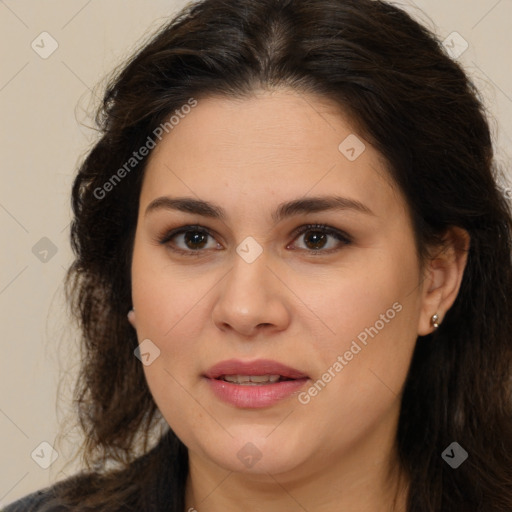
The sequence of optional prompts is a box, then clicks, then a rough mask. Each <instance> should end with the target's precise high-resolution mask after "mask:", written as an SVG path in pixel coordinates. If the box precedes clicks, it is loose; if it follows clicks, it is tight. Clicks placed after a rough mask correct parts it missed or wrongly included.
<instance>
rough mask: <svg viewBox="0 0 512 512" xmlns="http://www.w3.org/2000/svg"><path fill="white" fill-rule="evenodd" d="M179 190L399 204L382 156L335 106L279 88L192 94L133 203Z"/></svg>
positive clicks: (255, 198)
mask: <svg viewBox="0 0 512 512" xmlns="http://www.w3.org/2000/svg"><path fill="white" fill-rule="evenodd" d="M185 193H186V194H187V195H189V196H191V195H192V196H194V195H195V196H199V197H201V198H205V199H206V198H214V197H225V198H226V199H227V197H228V196H229V201H230V202H236V201H237V200H238V201H239V202H240V201H244V202H246V203H247V202H248V201H250V202H253V203H258V202H261V201H263V202H265V203H268V201H269V200H271V198H272V197H276V200H277V199H278V198H279V199H291V198H297V197H301V196H306V195H315V196H318V195H323V194H327V193H329V194H332V193H336V194H338V195H343V196H346V197H350V198H352V199H355V200H358V201H361V202H365V203H367V204H368V206H369V207H370V208H372V210H373V209H374V208H376V209H377V210H379V209H380V210H382V211H386V210H388V211H389V209H390V208H397V207H398V208H402V209H403V208H404V202H403V200H402V198H401V196H400V194H399V193H398V191H397V190H396V187H395V186H393V183H392V181H391V179H390V176H389V173H388V171H387V170H386V163H385V161H384V159H383V158H382V156H381V155H380V154H379V153H378V152H377V151H376V150H375V149H374V148H373V147H372V146H371V145H370V144H369V143H368V141H366V140H365V139H364V138H363V136H362V135H361V134H360V133H358V132H357V128H356V127H355V126H354V123H351V121H350V119H349V118H348V116H347V115H346V114H344V112H343V111H342V109H341V108H340V107H339V106H337V105H336V104H335V103H333V102H331V101H329V100H328V99H326V98H323V97H318V96H313V95H306V94H304V93H298V92H295V91H291V90H286V89H285V90H277V91H272V92H268V91H258V92H256V93H255V94H254V95H252V96H251V97H247V98H243V99H240V98H227V97H207V98H203V99H198V100H197V105H196V106H195V107H194V108H192V109H191V110H190V112H189V113H187V114H186V115H183V116H182V118H181V119H180V120H179V123H177V124H176V125H174V127H173V128H172V129H171V130H170V131H169V133H167V134H165V135H164V137H163V138H162V140H161V142H159V143H158V144H157V146H156V148H155V149H154V150H153V153H152V155H151V157H150V159H149V162H148V165H147V169H146V176H145V178H144V184H143V190H142V197H141V199H142V201H141V202H142V203H143V202H146V204H147V203H148V202H149V201H151V200H152V199H154V198H155V197H156V196H158V195H162V194H168V195H177V194H180V195H183V194H185Z"/></svg>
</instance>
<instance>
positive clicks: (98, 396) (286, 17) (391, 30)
mask: <svg viewBox="0 0 512 512" xmlns="http://www.w3.org/2000/svg"><path fill="white" fill-rule="evenodd" d="M279 86H286V87H291V88H293V89H294V90H296V91H298V92H304V93H306V94H307V93H315V94H320V95H323V96H324V97H326V98H329V99H331V100H333V101H335V102H337V103H338V104H339V105H340V106H341V107H342V108H343V109H344V111H345V112H348V113H349V114H350V115H351V117H352V118H353V119H355V120H356V121H357V122H358V124H359V125H360V129H361V133H362V134H363V136H364V137H365V138H366V139H367V140H368V141H370V142H371V143H372V144H374V145H375V147H376V148H377V149H378V150H379V151H380V153H381V154H382V155H383V156H384V157H385V159H386V160H387V162H388V164H389V167H390V173H391V175H392V178H393V179H394V181H395V182H396V183H397V185H398V186H399V187H400V189H401V191H402V192H403V194H404V196H405V198H406V200H407V201H408V203H409V207H410V211H411V212H412V217H413V221H414V226H415V234H416V238H417V245H418V248H419V250H420V254H421V255H425V254H426V251H427V248H428V247H429V245H430V246H431V245H432V244H433V243H435V242H436V240H438V239H439V237H440V236H441V235H442V233H443V232H444V231H445V230H446V229H447V228H448V227H449V226H458V227H461V228H463V229H465V230H467V231H468V232H469V234H470V236H471V247H470V250H469V256H468V262H467V267H466V270H465V273H464V277H463V281H462V285H461V289H460V292H459V295H458V297H457V299H456V301H455V304H454V305H453V307H452V308H451V309H450V310H449V311H448V313H447V315H446V317H445V318H444V319H443V323H442V324H441V326H440V327H439V329H438V330H437V331H436V332H435V333H434V334H432V335H428V336H425V337H420V338H418V340H417V343H416V348H415V352H414V355H413V359H412V362H411V366H410V371H409V374H408V378H407V381H406V385H405V389H404V393H403V397H402V406H401V413H400V419H399V426H398V432H397V438H396V444H397V449H398V453H399V457H400V464H401V466H402V468H403V469H404V471H405V472H406V474H407V475H408V477H409V480H410V488H409V493H408V502H407V510H408V512H420V511H421V512H460V511H471V512H476V511H485V512H498V511H500V512H505V511H507V512H510V510H512V392H511V368H512V263H511V252H512V244H511V236H512V235H511V233H512V217H511V211H510V206H509V205H508V204H507V201H506V200H505V198H504V196H503V194H502V193H501V192H500V189H499V187H498V185H497V171H496V169H495V167H494V163H493V162H494V160H493V148H492V143H491V137H490V133H489V126H488V122H487V120H486V118H485V114H484V108H483V107H482V103H481V100H480V99H479V96H478V93H477V91H476V90H475V88H474V86H473V84H472V83H471V81H470V80H469V79H468V77H467V76H466V74H465V73H464V71H463V70H462V69H461V67H460V65H459V64H458V63H456V62H455V61H453V60H452V59H451V58H450V57H449V56H448V55H447V54H446V53H445V52H444V50H443V47H442V45H441V44H440V43H439V41H438V40H437V39H436V37H435V36H434V35H433V34H432V33H431V32H430V31H429V30H427V29H426V28H424V27H422V26H421V25H420V24H418V23H417V22H415V21H414V20H412V19H411V17H410V16H409V15H407V14H406V13H405V12H403V11H402V10H400V9H398V8H396V7H394V6H391V5H389V4H387V3H385V2H383V1H379V0H258V1H255V0H204V1H200V2H193V3H191V4H189V5H188V6H187V7H185V8H184V9H183V10H182V11H181V12H180V13H179V15H177V16H176V17H175V18H173V19H172V20H171V21H170V22H169V23H168V24H167V25H166V26H164V27H163V28H162V29H160V30H159V32H158V33H157V34H156V35H155V36H154V37H153V38H152V39H151V40H150V42H149V43H147V44H146V45H145V46H144V47H143V48H142V49H141V50H140V51H139V52H138V53H137V54H136V55H134V56H133V58H131V60H130V61H129V62H128V63H127V64H126V66H124V68H123V69H122V70H121V71H120V72H119V73H117V75H116V76H115V77H114V78H113V79H112V81H111V82H110V84H109V86H108V88H107V91H106V93H105V96H104V101H103V104H102V107H101V110H100V111H99V113H98V117H97V121H98V125H99V127H100V129H101V133H102V135H101V139H100V140H99V141H98V142H97V144H96V145H95V146H94V148H93V149H92V151H90V153H89V154H88V156H87V157H86V159H85V161H84V162H83V164H82V165H81V167H80V169H79V172H78V175H77V177H76V179H75V182H74V185H73V191H72V206H73V211H74V220H73V223H72V228H71V240H72V246H73V250H74V252H75V254H76V260H75V261H74V263H73V265H72V267H71V268H70V269H69V272H68V275H67V290H68V294H69V300H70V302H71V304H72V306H73V309H74V312H75V314H76V316H77V318H78V320H79V323H80V327H81V329H82V333H83V349H84V351H83V363H82V368H81V372H80V376H79V380H78V384H77V388H76V395H75V397H76V404H77V408H78V415H79V419H80V425H81V427H82V429H83V432H84V434H85V442H84V446H83V454H84V457H85V461H86V462H87V463H88V468H89V469H91V470H93V473H92V474H90V475H89V476H86V477H84V478H83V479H81V480H80V481H78V483H75V484H72V483H68V484H66V485H65V486H63V487H62V490H61V493H60V499H62V500H66V502H68V503H70V504H73V505H74V506H75V508H74V510H88V508H87V507H92V508H93V509H94V510H108V511H113V510H128V509H130V510H149V509H151V507H152V506H155V507H158V503H159V501H158V500H160V502H164V501H165V503H167V504H168V506H169V510H173V511H180V512H183V510H184V487H185V481H186V477H187V472H188V462H187V451H186V448H185V447H184V445H183V444H182V443H181V441H180V440H179V439H178V438H177V437H176V436H175V434H174V433H173V432H172V430H167V431H166V432H165V433H164V434H162V435H161V440H160V442H159V444H158V445H157V446H156V447H151V443H150V439H151V435H154V432H155V429H157V428H158V426H159V425H161V420H162V418H161V415H160V413H159V411H158V410H157V408H156V405H155V402H154V401H153V398H152V396H151V393H150V391H149V389H148V386H147V384H146V381H145V378H144V374H143V371H142V365H141V364H140V361H139V360H138V359H137V358H136V357H134V354H133V351H134V349H135V347H136V346H137V339H136V335H135V332H134V330H133V329H132V328H131V326H130V325H129V323H128V321H127V318H126V315H127V312H128V311H129V309H130V308H131V283H130V263H131V251H132V246H133V240H134V232H135V226H136V217H137V211H138V201H139V194H140V187H141V182H142V178H143V175H144V169H145V165H146V162H147V157H144V158H142V159H140V161H138V162H136V163H135V164H134V165H133V166H131V167H130V170H129V172H126V173H124V174H123V173H122V174H123V178H122V179H120V180H118V181H115V183H114V182H111V183H113V184H112V187H109V190H108V193H107V192H106V193H105V194H103V192H98V190H100V191H101V190H103V191H105V190H106V189H105V187H104V185H105V183H106V182H107V181H109V180H110V179H111V178H112V175H113V174H114V173H116V171H117V170H118V169H120V168H122V167H123V165H126V162H128V161H129V159H130V158H131V157H132V156H133V152H134V151H137V150H138V149H139V148H140V147H142V146H143V145H145V144H146V143H147V142H146V141H147V140H148V137H154V131H155V129H156V128H157V127H158V126H159V125H160V124H161V123H163V122H166V120H167V119H168V118H169V116H170V115H171V114H172V112H174V111H175V110H177V109H180V107H181V106H182V105H185V104H187V102H188V101H189V100H190V98H195V99H196V100H197V101H198V102H200V101H201V98H202V97H205V96H206V95H208V96H212V95H218V96H228V97H247V96H248V95H250V94H251V92H252V91H254V89H255V88H260V87H262V88H273V87H279ZM132 163H133V162H132ZM125 170H126V167H125ZM454 441H455V442H457V443H459V444H460V445H461V446H462V447H463V448H464V449H465V450H466V451H467V452H468V454H469V457H468V459H467V460H466V461H465V462H464V463H463V464H462V465H461V466H460V467H459V468H457V469H452V468H451V467H450V466H449V465H448V464H447V463H446V462H445V461H444V460H443V458H442V457H441V454H442V452H443V451H444V450H445V449H446V448H447V447H448V446H449V445H450V444H451V443H452V442H454ZM134 461H135V462H134ZM157 475H158V476H157ZM148 489H151V493H150V492H149V491H148ZM149 494H151V496H149ZM151 500H153V501H151ZM130 507H131V508H130ZM161 509H162V508H160V510H161Z"/></svg>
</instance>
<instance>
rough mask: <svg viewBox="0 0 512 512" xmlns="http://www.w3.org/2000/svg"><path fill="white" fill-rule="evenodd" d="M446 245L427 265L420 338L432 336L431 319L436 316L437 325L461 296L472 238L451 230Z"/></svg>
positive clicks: (466, 234)
mask: <svg viewBox="0 0 512 512" xmlns="http://www.w3.org/2000/svg"><path fill="white" fill-rule="evenodd" d="M443 242H444V243H443V246H442V247H441V249H438V250H437V251H436V252H435V254H434V255H433V256H432V257H430V258H429V260H428V261H427V262H426V266H425V270H424V278H425V280H424V282H423V292H422V305H421V314H420V317H419V321H418V335H419V336H425V335H427V334H430V333H431V332H432V331H433V330H434V327H433V326H432V316H433V315H434V314H436V313H437V315H438V316H439V320H438V323H439V324H440V323H441V322H442V321H443V318H444V316H445V315H446V312H447V311H448V310H449V309H450V308H451V307H452V305H453V303H454V302H455V299H456V298H457V294H458V293H459V289H460V284H461V282H462V276H463V275H464V269H465V268H466V263H467V258H468V252H469V246H470V242H471V238H470V236H469V234H468V232H467V231H466V230H464V229H462V228H458V227H450V228H448V230H447V231H446V233H445V235H444V237H443Z"/></svg>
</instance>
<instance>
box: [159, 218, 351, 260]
mask: <svg viewBox="0 0 512 512" xmlns="http://www.w3.org/2000/svg"><path fill="white" fill-rule="evenodd" d="M308 231H317V232H320V233H323V234H326V235H331V236H333V237H334V238H336V239H337V240H339V241H340V242H342V244H343V245H349V244H351V243H352V239H351V237H350V236H349V235H347V234H346V233H344V232H343V231H340V230H338V229H335V228H333V227H331V226H327V225H325V224H307V225H304V226H300V227H299V228H297V229H296V230H294V232H293V233H292V235H293V237H294V238H293V239H294V240H295V239H296V238H298V237H299V236H301V235H303V234H304V233H307V232H308ZM188 232H197V233H201V234H204V235H208V236H211V237H212V238H213V235H212V234H211V232H210V230H208V229H207V228H205V227H203V226H199V225H189V226H182V227H179V228H176V229H173V230H171V231H169V232H167V233H166V234H165V235H164V236H163V237H160V238H158V239H157V242H158V243H159V244H161V245H167V246H168V247H169V249H171V250H172V251H173V252H176V253H179V254H183V255H185V256H196V257H197V256H203V253H204V250H202V249H197V250H193V249H191V250H188V251H185V250H183V249H178V248H176V247H172V245H169V242H170V241H171V240H172V239H173V238H174V237H175V236H177V235H181V234H183V233H188ZM300 250H305V251H306V252H308V253H310V254H322V253H323V254H331V253H332V252H335V251H338V250H340V248H334V249H327V250H323V249H319V250H307V249H300Z"/></svg>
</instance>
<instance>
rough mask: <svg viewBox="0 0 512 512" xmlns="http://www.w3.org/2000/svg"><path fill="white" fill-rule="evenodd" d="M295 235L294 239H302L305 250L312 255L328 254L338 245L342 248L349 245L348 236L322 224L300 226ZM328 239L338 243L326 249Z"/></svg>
mask: <svg viewBox="0 0 512 512" xmlns="http://www.w3.org/2000/svg"><path fill="white" fill-rule="evenodd" d="M295 234H296V235H297V237H296V238H300V237H302V239H303V240H304V245H305V250H308V252H313V253H316V252H320V253H321V252H325V253H329V252H331V251H332V250H337V249H338V248H339V247H340V245H341V246H344V245H348V244H350V243H351V239H350V237H349V236H348V235H346V234H345V233H343V232H342V231H339V230H337V229H335V228H332V227H330V226H325V225H323V224H315V225H307V226H302V227H301V228H299V230H297V231H296V233H295ZM330 237H332V238H334V239H336V240H337V241H338V243H334V245H333V244H331V247H328V248H327V249H326V248H325V247H326V246H328V244H329V238H330Z"/></svg>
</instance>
